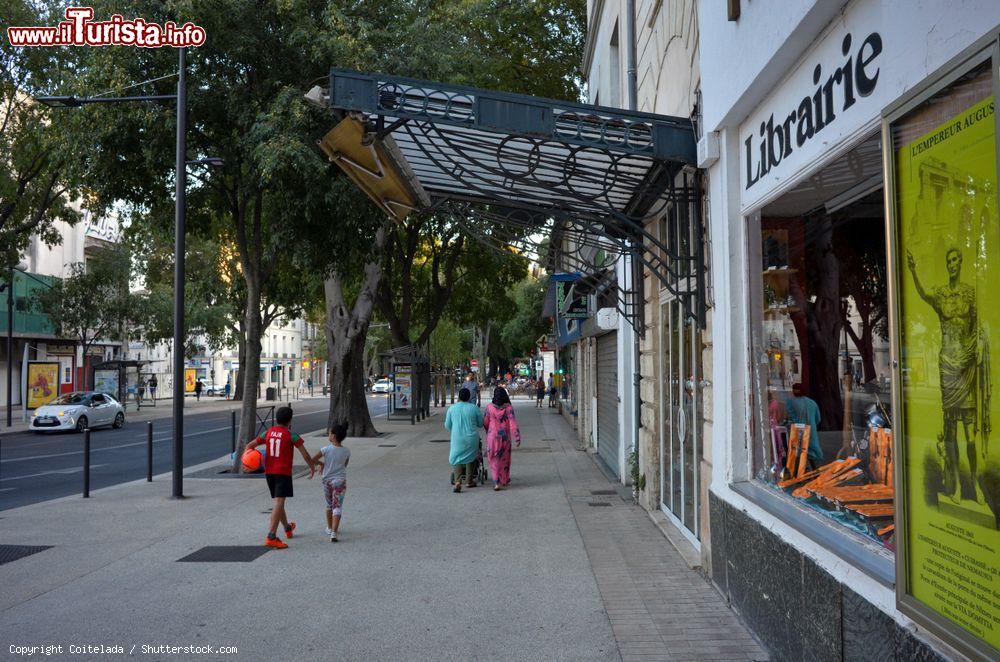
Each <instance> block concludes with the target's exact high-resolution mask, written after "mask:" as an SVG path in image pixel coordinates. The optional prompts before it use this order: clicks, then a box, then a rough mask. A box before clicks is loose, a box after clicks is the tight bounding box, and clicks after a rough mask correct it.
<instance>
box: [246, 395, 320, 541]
mask: <svg viewBox="0 0 1000 662" xmlns="http://www.w3.org/2000/svg"><path fill="white" fill-rule="evenodd" d="M274 422H275V423H276V425H273V426H271V427H269V428H268V429H267V430H266V431H265V432H264V434H262V435H260V436H259V437H257V438H256V439H252V440H251V441H250V442H249V443H248V444H247V448H246V449H247V450H250V449H251V448H254V447H256V446H259V445H260V444H265V445H266V446H267V454H266V459H265V460H264V474H265V478H266V479H267V489H268V490H270V491H271V498H272V499H274V507H273V508H272V509H271V527H270V529H269V530H268V533H267V540H266V541H265V542H264V544H265V545H267V546H268V547H275V548H277V549H285V548H286V547H288V545H286V544H285V543H283V542H282V541H281V538H279V537H278V535H277V534H278V523H279V522H280V523H281V524H283V525H284V526H285V537H286V538H291V537H292V532H293V531H295V522H289V521H288V517H287V516H286V515H285V499H286V498H289V497H292V496H294V495H293V493H292V449H293V448H297V449H299V453H301V454H302V457H303V459H305V461H306V464H307V465H309V469H310V470H313V469H314V466H313V459H312V457H310V456H309V453H308V452H307V451H306V449H305V445H304V444H305V442H304V441H303V439H302V437H300V436H299V435H297V434H295V433H294V432H292V431H291V430H289V429H288V428H289V426H290V425H291V423H292V408H291V407H279V408H278V411H277V413H275V415H274Z"/></svg>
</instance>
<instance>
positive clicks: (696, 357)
mask: <svg viewBox="0 0 1000 662" xmlns="http://www.w3.org/2000/svg"><path fill="white" fill-rule="evenodd" d="M660 329H661V334H662V335H661V357H660V358H661V369H660V375H661V391H660V392H661V394H662V395H661V407H660V421H661V426H660V462H661V470H660V477H661V482H660V495H661V504H662V509H663V511H664V512H665V513H667V514H668V515H669V516H671V517H672V519H674V520H675V523H676V524H678V525H680V526H681V527H682V529H683V530H685V532H686V533H687V534H688V535H689V537H691V538H692V539H694V540H697V539H698V538H699V536H700V531H699V527H698V523H699V506H700V503H699V497H698V495H699V492H700V490H699V471H698V468H699V460H700V457H701V420H702V403H701V397H700V395H699V388H700V385H699V383H700V381H701V340H700V338H701V335H700V332H699V330H698V328H697V325H696V323H695V322H694V321H693V320H691V319H690V318H689V317H688V316H687V315H686V311H685V309H684V305H683V303H682V302H681V301H679V300H676V299H674V300H671V301H667V302H664V303H662V304H661V306H660Z"/></svg>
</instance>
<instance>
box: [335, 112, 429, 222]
mask: <svg viewBox="0 0 1000 662" xmlns="http://www.w3.org/2000/svg"><path fill="white" fill-rule="evenodd" d="M364 137H365V129H364V125H363V124H362V123H361V122H360V121H358V120H356V119H354V118H353V117H345V118H344V119H342V120H341V121H340V122H339V123H338V124H337V125H336V126H335V127H333V128H332V129H330V131H329V133H327V134H326V135H325V136H323V138H322V140H320V143H319V144H320V148H321V149H322V150H323V152H324V153H325V154H326V155H327V156H328V157H329V158H330V160H331V161H333V162H334V163H336V164H337V165H338V166H340V168H341V169H342V170H343V171H344V172H345V173H347V176H348V177H350V178H351V180H352V181H353V182H354V183H355V184H357V185H358V187H359V188H360V189H361V190H362V191H364V192H365V194H366V195H367V196H368V197H369V198H371V199H372V200H373V201H374V202H375V204H377V205H378V206H379V207H380V208H381V209H382V210H383V211H385V213H387V214H388V215H389V216H391V217H392V218H393V219H395V220H397V221H402V220H403V219H405V218H406V216H407V215H408V214H409V213H410V212H411V211H413V210H414V209H416V208H417V204H416V202H415V201H414V199H413V196H412V195H411V194H410V193H409V190H408V189H407V187H406V184H405V183H404V182H405V179H404V178H403V175H402V174H401V173H400V171H399V169H398V167H397V165H396V163H395V162H394V161H393V159H392V158H391V157H390V156H389V155H388V153H387V152H386V150H385V148H384V147H383V146H382V145H381V144H379V143H377V142H372V143H371V144H365V140H364Z"/></svg>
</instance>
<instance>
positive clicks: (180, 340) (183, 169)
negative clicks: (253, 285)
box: [171, 48, 187, 499]
mask: <svg viewBox="0 0 1000 662" xmlns="http://www.w3.org/2000/svg"><path fill="white" fill-rule="evenodd" d="M178 50H179V55H178V69H177V161H176V166H177V170H176V173H175V176H176V181H175V189H174V196H175V198H174V201H175V205H174V341H173V342H174V402H173V411H174V440H173V465H174V466H173V478H172V488H171V496H172V497H173V498H175V499H182V498H184V254H185V250H186V249H185V246H184V207H185V202H186V199H187V164H186V163H185V161H186V160H187V140H186V138H187V136H186V134H187V66H186V64H187V63H186V62H185V56H186V54H185V49H183V48H180V49H178Z"/></svg>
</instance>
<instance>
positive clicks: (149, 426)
mask: <svg viewBox="0 0 1000 662" xmlns="http://www.w3.org/2000/svg"><path fill="white" fill-rule="evenodd" d="M146 482H147V483H152V482H153V421H146Z"/></svg>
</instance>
